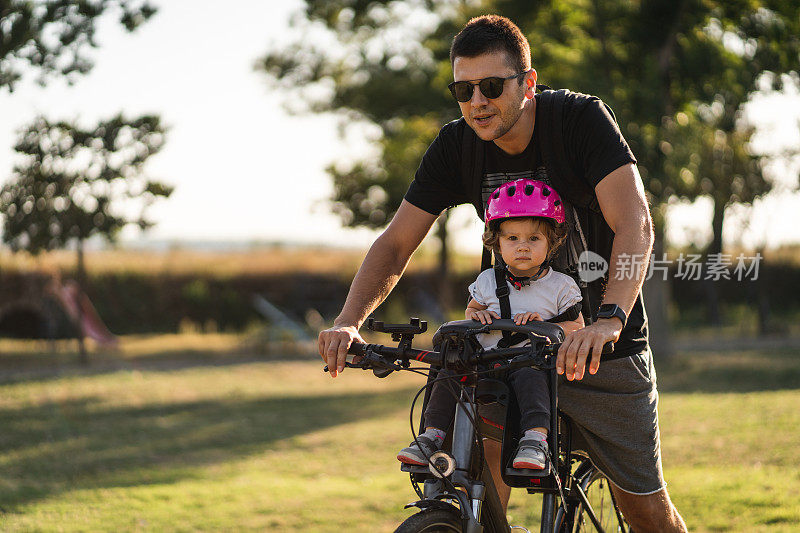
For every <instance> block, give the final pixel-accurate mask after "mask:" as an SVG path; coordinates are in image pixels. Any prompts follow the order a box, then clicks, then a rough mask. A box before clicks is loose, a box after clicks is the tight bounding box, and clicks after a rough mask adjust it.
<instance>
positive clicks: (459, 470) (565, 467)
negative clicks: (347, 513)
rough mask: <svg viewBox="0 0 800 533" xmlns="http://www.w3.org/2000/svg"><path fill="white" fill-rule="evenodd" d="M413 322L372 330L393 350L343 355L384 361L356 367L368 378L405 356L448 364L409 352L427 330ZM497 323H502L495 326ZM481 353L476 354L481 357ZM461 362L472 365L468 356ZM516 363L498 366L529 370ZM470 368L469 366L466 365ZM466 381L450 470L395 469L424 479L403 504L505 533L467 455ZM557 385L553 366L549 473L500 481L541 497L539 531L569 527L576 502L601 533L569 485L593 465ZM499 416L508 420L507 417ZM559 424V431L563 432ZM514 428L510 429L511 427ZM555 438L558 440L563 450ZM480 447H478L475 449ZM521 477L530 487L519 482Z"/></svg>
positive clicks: (494, 497)
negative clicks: (561, 406) (388, 336)
mask: <svg viewBox="0 0 800 533" xmlns="http://www.w3.org/2000/svg"><path fill="white" fill-rule="evenodd" d="M414 320H416V319H412V323H411V325H391V326H389V325H384V324H382V323H380V329H378V328H376V329H375V330H376V331H383V332H387V333H392V334H393V338H394V340H396V341H398V340H399V341H400V344H399V346H398V348H389V347H384V346H381V345H358V346H355V345H354V346H351V350H350V352H351V353H354V354H357V355H360V356H365V357H367V359H366V360H369V361H371V362H372V363H380V362H379V361H378V360H376V358H375V356H377V355H380V356H386V357H387V361H388V364H387V363H380V364H378V365H377V366H360V367H359V368H372V369H373V372H375V374H376V376H378V377H385V376H387V375H388V374H389V373H391V372H392V371H393V370H401V369H404V368H408V362H409V359H415V360H417V361H423V362H429V363H431V364H434V365H445V364H446V362H447V361H449V360H450V359H448V356H449V355H450V354H448V353H446V351H443V352H441V353H440V352H429V351H423V350H414V349H412V348H411V339H412V338H413V336H414V334H415V333H419V332H420V330H421V331H424V328H425V327H427V325H425V324H423V327H422V328H420V323H419V320H417V321H416V323H415V322H414ZM505 322H508V323H507V324H501V323H505ZM497 323H498V324H497V325H498V326H504V327H505V328H507V329H509V330H512V331H519V332H526V331H528V332H529V335H530V334H535V332H533V331H532V330H528V329H527V328H525V327H524V326H522V327H521V326H518V325H514V324H513V322H511V321H505V320H498V321H497ZM538 324H539V325H537V326H533V325H532V326H530V327H531V328H534V327H537V328H541V327H543V326H541V324H542V323H538ZM448 325H449V326H450V330H449V333H450V334H454V332H455V334H456V335H458V334H459V333H458V332H459V331H461V330H462V328H465V329H464V333H463V334H464V335H466V334H467V333H466V332H467V331H472V333H473V334H474V332H475V330H474V327H475V326H474V323H472V322H471V321H457V322H452V323H448ZM371 326H372V324H371V323H370V327H371ZM470 328H472V329H470ZM371 329H372V328H371ZM443 329H444V325H443V326H442V328H440V330H439V331H442V330H443ZM558 331H559V332H560V338H558V339H553V338H552V337H551V339H550V342H551V343H552V342H560V340H561V339H563V332H561V330H560V328H558ZM438 333H439V332H437V334H438ZM551 333H552V332H551ZM540 338H544V337H540ZM435 339H436V337H434V342H436V341H435ZM440 340H441V337H440ZM530 340H531V343H534V342H538V341H537V340H536V339H535V338H534V337H533V336H531V337H530ZM557 347H558V344H557V343H556V344H551V345H550V346H549V350H550V351H549V352H547V353H548V354H550V357H554V354H555V350H556V349H557ZM605 348H606V347H604V353H605V352H606V350H605ZM607 348H609V349H611V346H610V344H609V345H607ZM520 350H521V352H520ZM522 352H526V353H527V350H525V349H513V348H512V349H505V351H502V352H493V353H495V354H497V355H494V357H495V359H491V358H489V357H488V355H486V356H485V357H484V358H483V359H481V358H480V357H478V358H477V359H475V360H476V361H482V362H483V363H488V362H490V361H492V360H497V358H498V357H500V354H501V353H502V354H512V353H522ZM481 353H482V354H483V352H481ZM487 354H488V352H487ZM378 359H379V358H378ZM394 360H400V361H401V362H402V364H401V365H398V364H396V363H393V362H392V361H394ZM469 360H470V361H473V359H469ZM516 361H517V360H516V359H514V360H511V361H510V362H508V364H507V365H506V366H505V367H503V368H505V369H511V368H518V367H521V366H533V365H532V364H531V362H532V361H531V360H528V362H527V363H526V362H524V361H520V362H519V363H517V364H516V366H515V362H516ZM473 364H475V362H474V361H473ZM536 364H544V363H536ZM348 366H357V365H355V364H353V365H350V364H349V363H348ZM537 368H543V367H537ZM326 370H327V367H326ZM467 376H468V378H467V382H466V383H465V384H463V385H461V386H460V390H461V393H460V394H461V398H460V399H461V401H459V402H457V405H456V412H455V416H454V422H453V430H452V432H451V433H450V435H451V447H450V449H451V454H452V455H451V456H448V457H447V458H446V461H445V462H446V463H448V464H450V463H454V465H452V466H453V467H454V468H450V467H448V468H447V469H446V472H445V473H443V472H444V469H442V468H440V465H438V464H435V462H434V461H431V462H430V464H429V465H425V466H412V465H406V464H404V465H402V466H401V470H402V471H404V472H408V473H410V474H411V479H412V482H413V483H415V486H416V483H417V482H419V481H424V484H423V487H424V488H423V491H422V499H421V500H419V501H416V502H413V503H410V504H408V505H406V508H408V507H418V508H420V509H423V510H425V509H442V508H444V509H448V510H451V511H455V512H458V513H459V515H460V517H461V522H462V531H463V532H464V533H482V532H483V531H484V528H486V529H488V530H489V531H491V532H507V531H510V527H509V525H508V522H507V520H506V515H505V511H504V510H503V507H502V504H501V503H500V499H499V496H498V493H497V490H496V488H495V486H494V481H493V478H492V474H491V471H490V469H489V467H488V465H487V464H486V460H485V457H483V455H482V454H481V456H480V460H479V458H478V457H475V454H474V452H475V451H476V450H479V449H480V448H478V446H475V443H476V436H477V433H478V429H477V427H476V425H477V417H478V413H477V410H476V408H475V405H476V402H475V400H476V392H477V388H478V383H479V382H480V381H479V379H478V378H477V375H475V374H467ZM557 382H558V379H557V375H556V373H555V369H554V365H553V366H550V367H549V372H548V384H549V386H550V390H551V427H552V428H554V429H556V428H558V430H557V431H551V432H550V435H549V437H548V449H549V450H550V451H549V453H550V462H551V463H552V464H551V467H550V472H549V473H545V472H539V471H532V470H515V469H510V470H511V471H509V469H506V470H505V472H504V475H503V478H504V479H505V480H506V482H507V483H508V484H509V485H511V486H517V487H525V488H527V489H528V492H531V493H536V492H540V493H543V502H542V517H541V531H542V532H552V531H555V529H556V527H558V529H559V531H567V529H566V528H567V527H571V525H572V524H573V523H574V521H575V513H576V510H577V509H578V506H579V505H580V506H581V511H582V512H584V513H586V515H587V516H588V517H589V519H590V521H591V522H592V523H593V525H594V526H595V528H596V529H597V531H599V532H601V533H602V532H603V528H602V526H601V524H600V522H599V521H598V519H597V517H596V515H595V512H594V510H593V509H592V507H591V504H590V502H589V500H588V498H587V496H586V494H585V493H584V491H583V490H582V489H581V487H580V484H579V483H578V482H577V481H578V480H579V479H581V478H582V476H583V475H586V474H588V473H590V472H592V471H593V470H594V467H593V465H592V464H591V462H590V461H589V460H588V459H578V458H577V457H576V456H574V455H573V454H572V438H571V437H572V431H571V423H570V421H569V419H568V418H567V417H566V416H564V415H563V414H559V412H558V410H557V405H556V396H557ZM504 386H505V387H506V389H507V390H508V386H507V385H505V384H504ZM429 396H430V376H429V383H428V385H426V393H425V397H424V398H425V399H424V402H423V412H424V407H425V405H426V404H427V401H428V399H429ZM508 397H509V398H513V394H508ZM412 407H413V404H412ZM507 418H508V419H511V418H512V417H507ZM422 426H423V424H422V423H421V424H420V429H423V430H424V428H423V427H422ZM560 426H563V428H562V427H560ZM514 429H515V430H518V429H519V428H514ZM511 432H512V430H510V429H509V428H508V425H506V427H505V429H504V435H503V446H504V452H503V457H504V458H503V460H502V465H501V472H503V470H502V468H503V465H505V464H506V463H507V459H508V458H507V455H508V450H509V449H510V447H511V446H514V447H516V442H513V443H511V442H510V440H509V439H510V438H509V435H510V434H511ZM562 441H564V442H563V445H562ZM480 445H481V446H482V444H480ZM440 453H441V452H440ZM436 455H438V454H434V456H436ZM562 458H563V459H562ZM429 460H430V459H429ZM575 462H578V463H579V464H578V466H577V467H576V468H575V470H574V472H573V469H572V466H573V464H574V463H575ZM514 478H520V479H521V481H520V482H519V483H515V482H514V481H513V479H514ZM526 478H527V481H528V482H530V483H527V484H526V482H525V479H526ZM533 479H539V480H542V479H548V483H541V482H540V483H539V484H538V485H539V486H533V484H532V483H533V481H532V480H533ZM509 480H511V482H509ZM550 481H554V484H551V483H550ZM557 495H560V496H561V505H560V506H558V507H556V502H557V498H556V496H557ZM612 498H613V495H612ZM451 502H452V503H451ZM455 502H457V506H456V505H455ZM614 505H615V510H616V512H617V514H618V515H619V511H618V510H617V509H616V504H614Z"/></svg>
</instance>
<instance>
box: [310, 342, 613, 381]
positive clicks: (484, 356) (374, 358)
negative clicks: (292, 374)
mask: <svg viewBox="0 0 800 533" xmlns="http://www.w3.org/2000/svg"><path fill="white" fill-rule="evenodd" d="M560 347H561V343H558V342H556V343H550V344H547V345H545V346H543V347H542V349H541V352H540V354H541V355H543V356H546V357H548V356H549V357H555V356H556V355H557V354H558V349H559V348H560ZM613 351H614V344H613V343H611V342H607V343H606V344H605V345H603V354H609V353H612V352H613ZM347 353H349V354H352V355H356V356H360V357H362V358H364V359H362V360H361V361H359V362H358V363H348V362H345V367H348V368H360V369H365V370H366V369H373V370H380V369H384V370H386V371H387V372H386V373H385V374H384V375H383V376H379V377H385V376H386V375H388V374H389V373H391V371H392V370H399V369H400V367H399V366H398V365H397V363H396V362H395V361H401V363H408V362H410V361H411V360H414V361H419V362H422V363H427V364H429V365H432V366H442V365H443V363H444V358H443V355H442V353H441V352H434V351H429V350H417V349H415V348H406V347H399V348H392V347H391V346H384V345H382V344H360V343H356V342H354V343H352V344H351V345H350V348H349V349H348V350H347ZM526 354H529V355H530V354H532V352H531V349H530V347H529V346H522V347H517V348H494V349H491V350H486V351H483V352H478V353H476V354H475V355H474V356H472V357H470V358H469V360H467V361H464V362H465V363H466V364H468V365H474V364H480V363H491V362H493V361H498V360H500V359H511V358H514V357H517V356H521V355H526ZM531 360H532V358H531ZM324 371H325V372H328V371H329V370H328V366H327V365H326V366H325V369H324ZM376 375H377V374H376Z"/></svg>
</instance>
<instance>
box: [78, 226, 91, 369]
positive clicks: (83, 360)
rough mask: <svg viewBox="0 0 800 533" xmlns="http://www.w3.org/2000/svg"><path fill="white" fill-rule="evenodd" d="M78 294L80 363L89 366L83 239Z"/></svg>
mask: <svg viewBox="0 0 800 533" xmlns="http://www.w3.org/2000/svg"><path fill="white" fill-rule="evenodd" d="M77 278H78V279H77V285H78V287H77V294H76V295H75V300H76V303H77V304H78V329H77V331H78V361H79V362H80V364H82V365H88V364H89V356H88V355H87V353H86V342H85V339H84V337H83V288H84V286H85V285H86V262H85V261H84V254H83V239H78V272H77Z"/></svg>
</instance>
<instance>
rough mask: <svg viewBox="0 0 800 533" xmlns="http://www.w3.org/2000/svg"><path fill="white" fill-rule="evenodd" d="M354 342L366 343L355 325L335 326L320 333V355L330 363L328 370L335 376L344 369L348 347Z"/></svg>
mask: <svg viewBox="0 0 800 533" xmlns="http://www.w3.org/2000/svg"><path fill="white" fill-rule="evenodd" d="M353 342H359V343H364V339H362V338H361V335H359V334H358V329H356V328H355V327H354V326H334V327H332V328H330V329H326V330H323V331H320V333H319V355H320V357H322V360H323V361H325V362H326V363H328V371H329V372H330V373H331V377H332V378H335V377H336V376H337V374H338V373H339V372H341V371H342V370H344V362H345V359H346V357H347V349H348V348H350V344H352V343H353Z"/></svg>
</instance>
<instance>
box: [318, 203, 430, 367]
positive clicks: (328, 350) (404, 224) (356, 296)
mask: <svg viewBox="0 0 800 533" xmlns="http://www.w3.org/2000/svg"><path fill="white" fill-rule="evenodd" d="M436 218H437V217H436V215H432V214H430V213H428V212H427V211H424V210H422V209H420V208H418V207H416V206H414V205H413V204H410V203H408V202H406V201H405V200H403V202H402V203H401V204H400V208H399V209H398V210H397V213H395V215H394V218H393V219H392V222H391V223H390V224H389V227H388V228H386V230H385V231H384V232H383V233H382V234H381V236H380V237H378V238H377V239H376V240H375V242H374V243H373V244H372V246H371V247H370V249H369V252H367V256H366V257H365V258H364V262H363V263H362V264H361V268H359V269H358V273H357V274H356V276H355V278H354V279H353V283H352V284H351V285H350V292H349V293H348V294H347V300H345V303H344V307H343V308H342V312H341V313H340V314H339V316H338V317H336V320H334V322H333V327H332V328H330V329H326V330H324V331H322V332H320V334H319V354H320V356H321V357H322V359H323V361H326V362H327V363H328V369H329V370H330V373H331V377H336V375H337V373H338V372H341V371H342V370H343V369H344V362H345V358H346V357H347V349H348V348H349V347H350V344H351V343H352V342H353V341H357V342H364V340H363V339H362V338H361V336H360V335H359V334H358V328H360V327H361V324H363V322H364V320H366V318H367V316H369V314H370V313H371V312H372V311H373V310H374V309H375V308H376V307H378V305H380V304H381V302H383V300H384V299H385V298H386V297H387V296H388V295H389V293H390V292H391V291H392V289H393V288H394V286H395V285H397V281H398V280H399V279H400V276H402V275H403V271H404V270H405V269H406V265H408V260H409V259H410V258H411V254H413V253H414V250H416V249H417V247H418V246H419V245H420V243H421V242H422V239H424V238H425V236H426V235H427V234H428V231H429V230H430V229H431V226H433V223H434V222H435V221H436Z"/></svg>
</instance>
